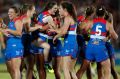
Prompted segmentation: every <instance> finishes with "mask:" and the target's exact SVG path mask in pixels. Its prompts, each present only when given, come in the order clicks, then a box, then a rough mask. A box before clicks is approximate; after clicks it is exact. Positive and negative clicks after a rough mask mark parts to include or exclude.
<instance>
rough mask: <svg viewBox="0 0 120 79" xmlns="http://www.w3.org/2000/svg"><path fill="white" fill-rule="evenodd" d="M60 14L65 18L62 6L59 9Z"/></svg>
mask: <svg viewBox="0 0 120 79" xmlns="http://www.w3.org/2000/svg"><path fill="white" fill-rule="evenodd" d="M59 14H60V16H64V9H63V8H62V6H60V7H59Z"/></svg>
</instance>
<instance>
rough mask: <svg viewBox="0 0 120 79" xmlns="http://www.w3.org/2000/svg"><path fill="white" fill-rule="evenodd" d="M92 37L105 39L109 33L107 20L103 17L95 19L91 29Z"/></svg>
mask: <svg viewBox="0 0 120 79" xmlns="http://www.w3.org/2000/svg"><path fill="white" fill-rule="evenodd" d="M90 34H91V36H90V37H91V38H99V39H104V38H105V37H106V34H107V30H106V20H105V19H103V18H95V19H94V20H93V27H92V29H91V32H90Z"/></svg>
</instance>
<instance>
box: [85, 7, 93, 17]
mask: <svg viewBox="0 0 120 79" xmlns="http://www.w3.org/2000/svg"><path fill="white" fill-rule="evenodd" d="M93 12H94V7H93V6H90V7H87V8H86V10H85V15H86V17H87V16H91V14H93Z"/></svg>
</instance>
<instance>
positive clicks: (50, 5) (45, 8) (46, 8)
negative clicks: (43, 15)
mask: <svg viewBox="0 0 120 79" xmlns="http://www.w3.org/2000/svg"><path fill="white" fill-rule="evenodd" d="M54 5H57V2H55V1H50V2H48V3H47V4H46V6H45V7H44V10H43V11H46V10H49V9H52V8H53V6H54Z"/></svg>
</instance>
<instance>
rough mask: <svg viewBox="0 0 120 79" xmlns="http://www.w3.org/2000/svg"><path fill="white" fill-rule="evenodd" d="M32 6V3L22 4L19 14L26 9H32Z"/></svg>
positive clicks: (23, 12)
mask: <svg viewBox="0 0 120 79" xmlns="http://www.w3.org/2000/svg"><path fill="white" fill-rule="evenodd" d="M33 7H34V5H33V4H24V5H22V6H21V8H20V14H21V15H23V14H25V13H26V12H27V11H28V10H32V9H33Z"/></svg>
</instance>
